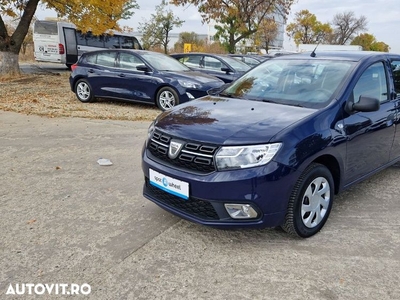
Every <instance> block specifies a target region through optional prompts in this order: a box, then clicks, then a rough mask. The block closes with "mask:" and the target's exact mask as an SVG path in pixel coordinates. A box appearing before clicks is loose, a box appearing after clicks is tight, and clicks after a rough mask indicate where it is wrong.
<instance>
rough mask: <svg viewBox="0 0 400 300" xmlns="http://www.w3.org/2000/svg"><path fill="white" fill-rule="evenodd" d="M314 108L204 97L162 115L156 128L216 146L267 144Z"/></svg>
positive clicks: (310, 112)
mask: <svg viewBox="0 0 400 300" xmlns="http://www.w3.org/2000/svg"><path fill="white" fill-rule="evenodd" d="M315 111H316V110H315V109H310V108H302V107H295V106H288V105H280V104H273V103H265V102H260V101H250V100H242V99H232V98H222V97H217V96H206V97H203V98H200V99H196V100H193V101H190V102H188V103H184V104H181V105H178V106H177V107H175V108H173V109H172V110H169V111H166V112H164V113H163V114H161V115H160V116H159V117H158V118H157V120H156V124H155V125H156V127H157V128H158V129H160V130H162V131H165V132H167V133H169V134H171V135H173V136H175V137H177V138H182V139H186V140H195V141H201V142H204V143H212V144H219V145H239V144H260V143H266V142H268V141H270V140H271V138H272V137H273V136H274V135H276V134H277V133H278V132H280V131H281V130H283V129H284V128H286V127H287V126H290V125H291V124H293V123H295V122H298V121H299V120H301V119H303V118H305V117H307V116H308V115H310V114H312V113H314V112H315Z"/></svg>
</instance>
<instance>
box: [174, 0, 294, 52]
mask: <svg viewBox="0 0 400 300" xmlns="http://www.w3.org/2000/svg"><path fill="white" fill-rule="evenodd" d="M293 2H294V0H224V1H221V0H172V1H171V3H173V4H175V5H181V6H185V5H187V4H193V5H195V6H197V7H198V8H199V12H200V14H201V16H202V18H203V22H206V23H209V22H210V21H211V20H214V21H216V23H217V24H218V25H216V26H215V28H216V30H217V34H216V37H219V38H221V39H223V43H224V44H225V45H226V48H227V50H228V52H230V53H234V51H235V46H236V44H237V43H238V42H240V41H242V40H244V39H246V38H249V37H251V36H252V35H253V34H254V33H256V32H257V31H258V27H259V26H260V23H261V22H262V20H263V19H264V18H266V17H270V16H271V14H280V15H282V16H283V17H286V16H287V15H288V13H289V10H290V7H291V5H292V4H293Z"/></svg>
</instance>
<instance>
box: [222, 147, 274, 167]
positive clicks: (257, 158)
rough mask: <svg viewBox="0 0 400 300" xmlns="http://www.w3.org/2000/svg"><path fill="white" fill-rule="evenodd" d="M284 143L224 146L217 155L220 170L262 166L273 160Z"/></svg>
mask: <svg viewBox="0 0 400 300" xmlns="http://www.w3.org/2000/svg"><path fill="white" fill-rule="evenodd" d="M281 146H282V143H275V144H264V145H255V146H235V147H222V148H221V149H220V150H219V151H218V153H217V155H216V157H215V158H216V163H217V168H218V170H229V169H244V168H251V167H256V166H262V165H265V164H267V163H269V162H270V161H271V159H272V158H273V157H274V155H275V154H276V153H277V152H278V150H279V149H280V148H281Z"/></svg>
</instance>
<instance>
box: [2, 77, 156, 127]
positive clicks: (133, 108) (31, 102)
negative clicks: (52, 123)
mask: <svg viewBox="0 0 400 300" xmlns="http://www.w3.org/2000/svg"><path fill="white" fill-rule="evenodd" d="M68 77H69V73H61V74H46V75H39V74H34V75H23V76H21V77H20V78H17V79H7V80H6V79H3V80H1V81H0V110H4V111H13V112H18V113H23V114H27V115H29V114H34V115H40V116H48V117H52V118H53V117H80V118H90V119H112V120H129V121H150V120H153V119H154V118H155V117H156V116H157V115H158V114H160V113H161V110H159V109H158V108H156V107H155V106H151V105H142V104H136V103H124V102H113V101H110V100H103V99H98V100H97V101H96V102H94V103H81V102H80V101H79V100H78V99H77V98H76V96H75V94H74V93H73V92H72V91H71V89H70V86H69V81H68Z"/></svg>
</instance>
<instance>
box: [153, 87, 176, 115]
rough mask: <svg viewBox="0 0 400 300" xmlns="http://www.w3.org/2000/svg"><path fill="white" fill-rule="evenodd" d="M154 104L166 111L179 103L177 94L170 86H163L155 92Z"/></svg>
mask: <svg viewBox="0 0 400 300" xmlns="http://www.w3.org/2000/svg"><path fill="white" fill-rule="evenodd" d="M156 104H157V106H158V108H159V109H161V110H162V111H166V110H168V109H170V108H172V107H174V106H176V105H178V104H179V97H178V94H177V93H176V92H175V91H174V90H173V89H172V88H170V87H163V88H161V89H160V90H159V91H158V93H157V96H156Z"/></svg>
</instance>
